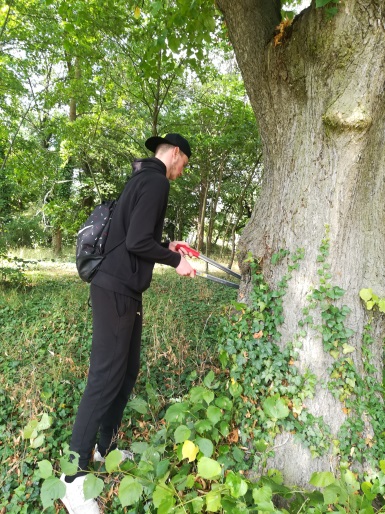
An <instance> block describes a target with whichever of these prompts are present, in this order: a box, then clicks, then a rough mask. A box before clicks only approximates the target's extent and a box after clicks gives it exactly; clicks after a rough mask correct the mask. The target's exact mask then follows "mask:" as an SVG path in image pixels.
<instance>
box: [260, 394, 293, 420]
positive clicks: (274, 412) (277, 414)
mask: <svg viewBox="0 0 385 514" xmlns="http://www.w3.org/2000/svg"><path fill="white" fill-rule="evenodd" d="M262 407H263V410H264V412H265V414H266V416H268V417H269V418H271V419H284V418H287V416H288V415H289V413H290V411H289V408H288V406H287V405H286V403H285V402H284V400H282V398H280V396H279V395H278V394H276V395H274V396H270V397H269V398H267V399H266V400H265V401H264V402H263V405H262Z"/></svg>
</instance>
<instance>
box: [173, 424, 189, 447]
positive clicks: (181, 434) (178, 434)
mask: <svg viewBox="0 0 385 514" xmlns="http://www.w3.org/2000/svg"><path fill="white" fill-rule="evenodd" d="M190 434H191V430H190V429H189V428H188V427H186V425H180V426H179V427H178V428H177V429H176V430H175V432H174V439H175V442H176V443H177V444H178V443H184V442H185V441H186V439H189V437H190Z"/></svg>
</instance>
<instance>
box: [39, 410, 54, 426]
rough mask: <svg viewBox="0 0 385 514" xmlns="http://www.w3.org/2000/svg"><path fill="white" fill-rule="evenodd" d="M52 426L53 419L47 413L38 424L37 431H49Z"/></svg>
mask: <svg viewBox="0 0 385 514" xmlns="http://www.w3.org/2000/svg"><path fill="white" fill-rule="evenodd" d="M51 425H52V418H51V417H50V416H48V414H47V413H46V412H45V413H44V414H43V415H42V417H41V420H40V421H39V423H38V424H37V430H47V428H49V427H50V426H51Z"/></svg>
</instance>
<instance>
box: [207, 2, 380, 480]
mask: <svg viewBox="0 0 385 514" xmlns="http://www.w3.org/2000/svg"><path fill="white" fill-rule="evenodd" d="M217 4H218V6H219V8H220V9H221V11H222V12H223V14H224V16H225V19H226V23H227V26H228V30H229V35H230V38H231V41H232V44H233V46H234V50H235V53H236V56H237V61H238V64H239V67H240V69H241V72H242V75H243V78H244V81H245V85H246V89H247V91H248V94H249V97H250V100H251V104H252V107H253V110H254V112H255V115H256V118H257V120H258V124H259V126H260V130H261V138H262V142H263V154H264V170H265V171H264V181H263V185H262V189H261V196H260V200H259V201H258V203H257V204H256V207H255V210H254V212H253V215H252V218H251V221H250V223H249V224H248V225H247V227H246V228H245V230H244V232H243V235H242V240H241V245H240V247H241V262H242V260H243V258H244V257H245V256H246V253H247V252H248V251H251V252H252V254H253V255H254V257H255V258H256V259H257V260H258V262H259V263H260V266H261V272H262V273H263V275H264V277H265V279H266V280H267V281H268V283H269V285H270V286H272V287H277V286H278V283H279V281H280V279H281V278H282V276H283V274H284V270H285V268H286V266H287V263H286V261H285V260H283V262H282V263H281V264H280V265H278V266H274V265H273V264H272V261H271V257H272V255H273V254H274V253H276V252H277V251H279V250H280V249H288V250H289V251H290V252H295V251H296V249H298V248H304V250H305V253H304V259H303V261H302V262H301V266H300V269H299V271H298V272H296V273H295V275H293V278H292V279H291V281H290V282H289V284H288V288H287V292H286V295H285V298H284V304H283V310H284V320H285V322H284V324H283V325H282V327H281V328H282V330H281V332H282V337H281V340H280V345H281V346H282V349H283V348H284V347H285V345H286V343H288V342H289V341H293V340H295V339H296V337H297V334H298V330H299V327H298V322H299V321H300V320H301V319H302V317H303V312H304V309H306V308H308V307H309V303H308V301H307V296H308V295H309V294H310V293H312V298H313V300H314V298H315V297H317V298H318V299H317V301H320V303H321V308H320V310H318V311H317V312H315V313H314V316H313V324H311V325H309V327H308V329H307V331H306V335H304V337H303V346H302V349H299V350H298V361H297V365H298V367H299V369H300V370H302V372H303V373H304V372H305V370H307V369H308V370H311V372H312V373H314V374H315V376H316V378H317V385H316V389H315V396H314V398H313V399H310V400H306V402H305V403H306V407H307V412H310V413H312V414H313V415H314V416H321V417H322V418H323V420H324V422H325V423H326V426H327V427H329V429H330V431H331V439H330V447H329V449H328V452H327V453H326V455H324V456H318V457H317V458H315V459H312V458H311V452H310V450H309V449H307V448H305V447H304V446H303V445H302V444H301V443H299V442H298V441H296V440H295V437H294V435H293V433H290V432H289V433H285V432H283V433H281V434H280V435H279V436H278V437H277V439H276V451H275V457H274V459H272V461H270V464H271V465H272V466H273V467H276V468H278V469H280V470H282V471H284V476H285V479H286V480H287V481H289V482H290V483H295V484H297V485H301V484H305V483H306V481H307V480H308V478H309V476H310V474H311V471H316V470H327V469H330V468H331V469H332V470H334V469H335V468H336V466H337V462H338V458H340V457H342V458H343V459H344V460H346V461H347V462H348V460H350V459H352V458H353V460H354V459H357V460H356V461H355V464H354V465H353V469H356V468H357V461H360V462H362V463H364V464H365V466H369V465H370V464H373V462H375V460H376V458H377V459H378V458H380V455H381V454H382V455H383V446H382V436H381V432H382V430H383V428H381V426H383V422H382V425H381V422H379V420H378V412H377V410H375V411H374V410H371V411H369V410H368V403H367V402H366V400H365V399H364V393H363V392H362V391H363V390H362V391H361V393H359V392H358V389H357V387H356V385H357V383H356V381H358V380H361V379H363V383H364V384H365V383H366V384H368V383H369V382H368V381H370V376H369V375H367V373H368V368H367V367H365V365H364V364H363V362H365V355H364V353H363V352H364V347H363V344H364V343H363V336H364V335H365V333H366V331H365V330H364V326H366V324H367V322H368V316H367V313H366V310H365V309H364V307H363V305H362V303H361V302H360V299H359V291H360V290H361V288H364V287H373V289H375V291H377V292H378V293H379V294H381V295H384V293H385V280H384V274H383V272H382V262H383V244H382V241H383V240H384V226H385V225H384V215H385V210H384V209H385V208H384V205H385V203H384V200H385V198H384V193H385V191H384V184H385V182H384V173H385V171H384V170H385V166H384V164H385V162H384V160H385V150H384V148H385V147H384V133H385V131H384V124H385V111H384V106H385V103H384V89H383V83H384V78H385V77H384V72H385V67H384V55H385V30H384V28H385V7H384V4H383V2H381V1H379V0H367V1H362V0H345V1H344V2H341V4H340V5H339V6H338V9H334V14H335V15H334V16H330V13H328V12H326V10H325V9H323V8H316V4H319V5H323V4H329V5H328V6H327V7H330V6H331V5H333V7H336V6H335V4H336V2H334V3H331V2H320V1H317V2H316V1H314V0H313V1H312V3H311V7H309V8H307V9H305V10H304V11H303V12H302V13H301V14H300V15H299V16H297V17H296V18H295V19H294V21H293V23H292V24H291V25H289V26H287V25H288V24H287V23H285V24H281V22H282V18H281V11H280V9H281V3H280V1H279V0H240V1H239V2H233V1H231V0H218V1H217ZM280 24H281V25H280ZM285 25H286V27H285ZM325 224H327V225H328V226H329V227H330V232H329V236H328V237H329V238H330V248H329V252H330V255H329V257H328V258H327V262H325V264H324V265H322V264H320V261H322V260H324V259H326V254H327V252H326V250H325V248H326V246H327V245H328V244H329V243H327V242H326V240H325V241H324V243H322V241H323V239H324V237H325ZM325 245H326V246H325ZM320 248H321V250H322V251H323V254H324V255H323V254H322V252H321V254H319V251H320ZM319 255H320V256H319ZM317 256H319V257H317ZM274 260H275V259H274ZM317 261H318V262H317ZM320 266H321V269H320ZM322 266H324V267H322ZM329 266H330V270H329V269H328V267H329ZM243 271H244V273H245V284H244V288H243V292H244V294H245V298H246V299H248V298H250V290H251V287H250V284H248V283H247V282H248V281H247V280H246V277H247V269H246V268H244V270H243ZM320 275H321V277H320ZM330 277H332V278H330ZM330 280H333V281H334V283H333V287H332V285H331V284H330ZM320 281H321V285H320ZM335 284H338V286H341V287H342V289H343V290H345V296H344V298H343V300H338V297H340V296H341V295H342V292H341V290H340V289H335V288H334V286H335ZM342 303H346V304H347V306H348V307H349V309H350V312H351V314H350V316H349V317H348V323H349V325H350V327H351V328H352V329H353V330H354V335H353V337H352V339H351V343H350V345H349V347H347V346H343V344H341V337H342V336H341V334H340V333H339V330H340V331H341V327H342V326H343V323H342V322H341V323H342V325H341V323H340V328H339V329H338V328H336V327H337V322H336V320H335V319H334V317H333V316H334V315H332V314H331V313H332V312H334V313H337V312H339V313H341V305H342ZM342 312H345V315H346V312H347V311H346V310H345V311H342ZM342 318H344V315H343V316H342ZM342 318H341V319H342ZM333 320H334V321H333ZM370 326H371V331H370V333H371V334H372V336H373V338H374V342H373V345H372V348H371V352H372V354H373V359H374V364H375V368H374V371H373V369H372V371H371V373H374V375H375V377H376V379H377V380H378V381H379V383H380V384H381V378H382V369H383V362H382V357H383V334H384V328H385V327H384V318H383V316H382V315H379V314H376V313H374V314H373V318H372V319H371V325H370ZM329 327H332V328H331V329H330V331H329V332H330V333H329V332H328V330H329ZM328 334H329V335H328ZM330 338H331V340H330ZM333 341H334V342H333ZM334 343H335V346H333V345H334ZM345 344H346V340H345ZM333 350H335V351H333ZM326 370H328V371H326ZM349 370H350V371H351V373H352V376H354V380H353V385H352V384H351V385H352V387H351V388H350V390H349V391H348V393H347V395H344V394H342V393H341V391H344V388H345V389H346V388H348V389H349V387H350V386H348V382H346V380H347V379H348V378H349ZM352 370H355V371H354V372H353V371H352ZM330 373H331V375H330ZM338 380H339V381H340V382H339V385H338ZM380 389H381V387H380ZM345 392H346V390H345ZM365 394H370V393H365ZM372 394H373V393H372ZM378 394H379V396H378V401H379V402H382V398H383V397H382V393H378ZM355 395H356V397H357V401H355V402H354V398H355ZM365 402H366V403H365ZM352 427H354V428H352ZM357 434H359V435H358V436H357ZM357 437H358V438H359V440H357ZM332 439H333V440H334V451H333V444H332V443H331V440H332ZM348 465H349V464H348Z"/></svg>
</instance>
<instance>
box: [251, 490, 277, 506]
mask: <svg viewBox="0 0 385 514" xmlns="http://www.w3.org/2000/svg"><path fill="white" fill-rule="evenodd" d="M272 497H273V492H272V490H271V489H270V487H268V486H267V485H264V486H262V487H259V488H256V489H253V500H254V503H255V504H256V505H257V506H258V510H259V511H264V512H273V511H275V507H274V505H273V502H272V501H271V499H272Z"/></svg>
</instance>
